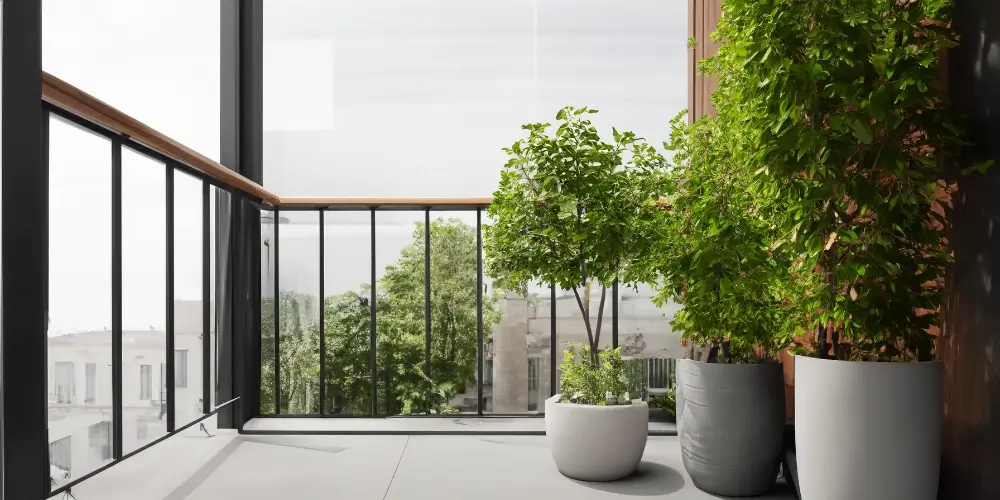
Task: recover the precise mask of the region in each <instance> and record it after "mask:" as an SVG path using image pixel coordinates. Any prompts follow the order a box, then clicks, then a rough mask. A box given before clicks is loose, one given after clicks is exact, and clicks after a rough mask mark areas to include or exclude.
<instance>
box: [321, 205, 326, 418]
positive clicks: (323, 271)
mask: <svg viewBox="0 0 1000 500" xmlns="http://www.w3.org/2000/svg"><path fill="white" fill-rule="evenodd" d="M324 215H325V211H324V210H323V209H320V210H319V414H320V415H323V407H325V406H326V324H325V323H326V318H325V316H326V291H325V289H324V285H325V283H323V282H324V281H326V280H325V277H326V268H325V261H326V257H325V256H326V223H325V222H324Z"/></svg>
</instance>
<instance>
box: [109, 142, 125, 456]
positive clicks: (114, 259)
mask: <svg viewBox="0 0 1000 500" xmlns="http://www.w3.org/2000/svg"><path fill="white" fill-rule="evenodd" d="M123 413H124V411H123V410H122V142H121V139H118V138H115V139H113V140H112V141H111V428H112V430H111V436H112V438H111V450H112V451H111V456H112V457H114V459H115V460H118V459H120V458H121V457H122V453H123V450H122V420H123Z"/></svg>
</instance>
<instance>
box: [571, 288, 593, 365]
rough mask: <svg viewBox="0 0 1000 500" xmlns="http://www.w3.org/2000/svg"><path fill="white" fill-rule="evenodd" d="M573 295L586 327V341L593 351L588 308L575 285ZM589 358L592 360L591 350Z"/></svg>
mask: <svg viewBox="0 0 1000 500" xmlns="http://www.w3.org/2000/svg"><path fill="white" fill-rule="evenodd" d="M573 295H574V296H575V297H576V305H577V306H579V307H580V314H582V315H583V326H585V327H586V328H587V343H588V344H590V345H591V351H593V345H594V331H593V330H592V329H591V328H590V315H589V314H587V312H588V308H587V307H585V306H584V305H583V299H582V298H580V291H579V290H578V289H577V287H575V286H574V287H573ZM591 359H592V360H593V352H592V353H591Z"/></svg>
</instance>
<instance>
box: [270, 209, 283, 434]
mask: <svg viewBox="0 0 1000 500" xmlns="http://www.w3.org/2000/svg"><path fill="white" fill-rule="evenodd" d="M279 227H281V216H280V214H279V213H278V207H274V300H273V301H272V302H273V304H272V305H273V306H274V316H273V317H274V325H273V326H274V414H275V415H281V350H280V347H279V346H280V339H279V338H278V337H279V332H278V330H279V328H278V324H279V323H280V322H281V318H280V317H279V316H280V313H279V311H280V309H281V308H280V307H279V305H280V303H281V295H280V293H279V291H278V289H279V286H278V283H279V271H280V270H281V260H280V259H279V255H278V252H279V251H280V250H279V249H280V248H281V237H280V236H278V228H279Z"/></svg>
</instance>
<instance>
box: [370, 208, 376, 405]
mask: <svg viewBox="0 0 1000 500" xmlns="http://www.w3.org/2000/svg"><path fill="white" fill-rule="evenodd" d="M371 210H372V249H371V250H372V255H371V264H372V269H371V271H372V275H371V290H370V294H371V298H370V299H369V303H368V308H369V310H370V311H371V319H370V322H371V323H370V326H371V328H369V330H370V331H371V339H370V340H369V344H368V348H369V361H368V363H369V365H370V368H371V377H372V380H371V382H372V408H371V416H373V417H374V416H375V415H377V414H378V378H377V374H376V372H375V363H376V362H377V360H378V353H377V352H376V351H375V348H376V347H377V346H376V345H375V337H376V334H377V328H378V313H377V312H376V309H377V307H376V306H377V304H376V298H377V296H376V293H375V288H376V284H375V208H374V207H373V208H372V209H371Z"/></svg>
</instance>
